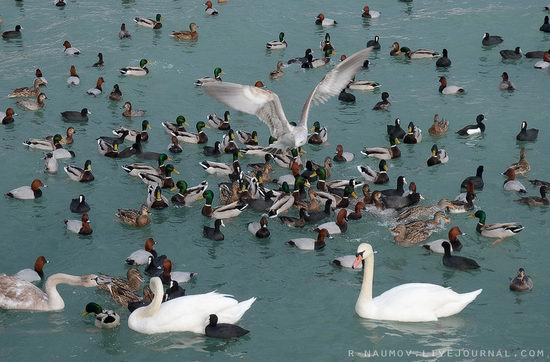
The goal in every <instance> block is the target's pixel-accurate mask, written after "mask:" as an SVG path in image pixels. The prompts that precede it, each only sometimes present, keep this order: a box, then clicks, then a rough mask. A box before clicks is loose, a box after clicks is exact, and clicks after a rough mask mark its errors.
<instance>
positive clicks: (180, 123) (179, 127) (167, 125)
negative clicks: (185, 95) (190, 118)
mask: <svg viewBox="0 0 550 362" xmlns="http://www.w3.org/2000/svg"><path fill="white" fill-rule="evenodd" d="M185 126H187V119H185V117H184V116H182V115H179V116H178V117H177V118H176V122H174V123H172V122H162V127H164V130H165V131H166V133H168V134H169V135H170V136H171V135H172V133H173V132H186V131H187V130H186V129H185Z"/></svg>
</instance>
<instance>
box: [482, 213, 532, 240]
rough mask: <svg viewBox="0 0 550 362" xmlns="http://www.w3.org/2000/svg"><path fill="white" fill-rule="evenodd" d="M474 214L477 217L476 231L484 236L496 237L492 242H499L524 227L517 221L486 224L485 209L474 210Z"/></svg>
mask: <svg viewBox="0 0 550 362" xmlns="http://www.w3.org/2000/svg"><path fill="white" fill-rule="evenodd" d="M474 216H475V217H476V218H478V219H479V222H478V223H477V226H476V231H477V232H478V233H479V234H481V236H485V237H486V238H497V240H495V241H494V242H493V244H496V243H498V242H501V241H502V240H504V239H505V238H508V237H510V236H514V235H516V234H519V233H520V232H521V231H522V230H523V229H524V227H523V226H522V225H520V224H519V223H517V222H509V223H500V224H486V223H485V220H486V217H487V216H486V214H485V211H482V210H478V211H476V213H475V214H474Z"/></svg>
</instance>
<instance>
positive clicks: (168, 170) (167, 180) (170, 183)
mask: <svg viewBox="0 0 550 362" xmlns="http://www.w3.org/2000/svg"><path fill="white" fill-rule="evenodd" d="M172 172H175V173H177V174H178V175H179V171H178V170H176V168H175V167H174V165H172V164H170V163H169V164H167V165H166V166H165V167H164V173H163V174H162V175H157V174H152V173H146V172H142V173H140V174H139V175H138V177H139V178H140V179H141V181H143V182H144V183H145V184H146V185H152V186H160V187H161V188H163V189H172V188H174V187H175V183H174V180H173V179H172Z"/></svg>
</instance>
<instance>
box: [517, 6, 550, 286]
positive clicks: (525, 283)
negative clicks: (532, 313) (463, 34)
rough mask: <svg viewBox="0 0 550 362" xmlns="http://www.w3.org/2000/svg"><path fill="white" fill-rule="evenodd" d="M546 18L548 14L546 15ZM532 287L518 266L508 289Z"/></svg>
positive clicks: (523, 271) (530, 280)
mask: <svg viewBox="0 0 550 362" xmlns="http://www.w3.org/2000/svg"><path fill="white" fill-rule="evenodd" d="M546 19H547V20H548V16H547V17H546ZM531 289H533V280H532V279H531V278H530V277H529V276H527V274H526V273H525V269H523V268H519V269H518V275H517V276H516V277H515V278H514V279H512V280H511V281H510V290H513V291H514V292H528V291H530V290H531Z"/></svg>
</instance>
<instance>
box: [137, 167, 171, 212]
mask: <svg viewBox="0 0 550 362" xmlns="http://www.w3.org/2000/svg"><path fill="white" fill-rule="evenodd" d="M140 176H143V175H142V174H140ZM146 204H147V206H148V207H149V208H151V209H156V210H162V209H165V208H167V207H168V199H167V198H166V196H164V195H163V194H162V189H161V187H160V186H158V185H157V186H153V185H149V188H148V190H147V201H146Z"/></svg>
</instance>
